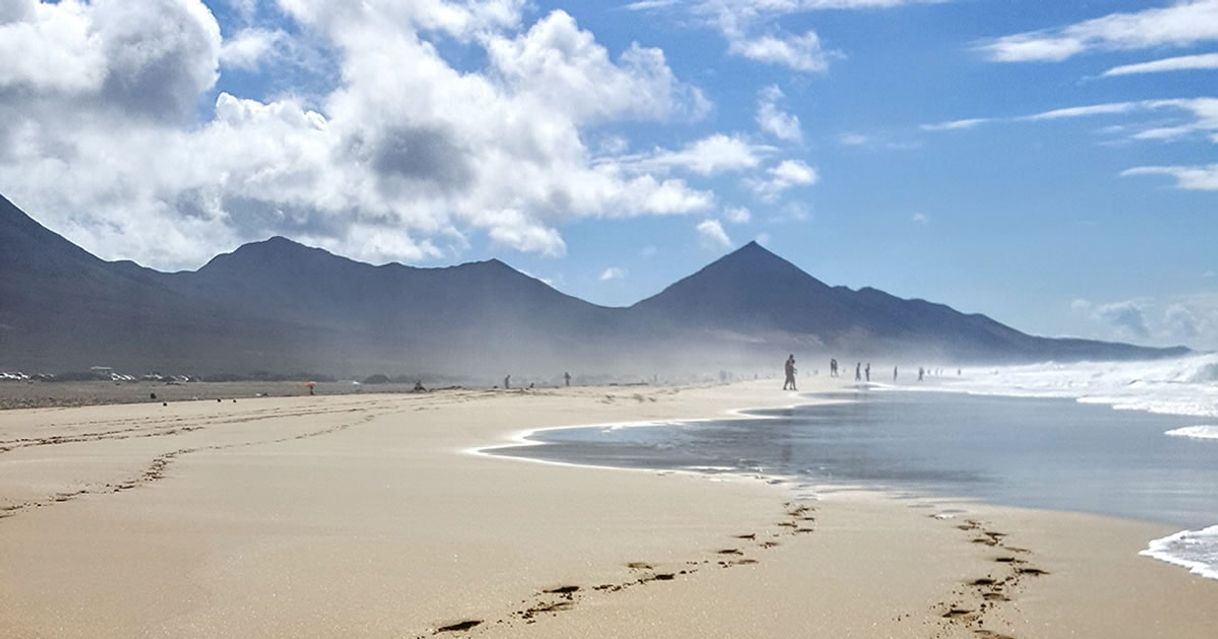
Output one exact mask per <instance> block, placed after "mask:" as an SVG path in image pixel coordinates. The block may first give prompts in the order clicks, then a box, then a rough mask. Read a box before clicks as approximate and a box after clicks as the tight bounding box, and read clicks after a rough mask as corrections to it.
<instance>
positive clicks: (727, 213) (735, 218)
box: [723, 206, 753, 224]
mask: <svg viewBox="0 0 1218 639" xmlns="http://www.w3.org/2000/svg"><path fill="white" fill-rule="evenodd" d="M723 219H725V220H727V221H728V222H731V223H732V224H748V223H749V222H750V221H751V220H752V219H753V213H752V211H749V210H748V209H746V208H744V207H743V206H733V207H729V208H727V209H724V211H723Z"/></svg>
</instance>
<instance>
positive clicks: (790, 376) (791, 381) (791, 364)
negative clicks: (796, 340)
mask: <svg viewBox="0 0 1218 639" xmlns="http://www.w3.org/2000/svg"><path fill="white" fill-rule="evenodd" d="M784 368H785V369H786V373H787V380H786V381H785V382H783V383H782V389H783V390H799V389H797V388H795V355H794V354H791V355H788V356H787V363H786V365H785V366H784Z"/></svg>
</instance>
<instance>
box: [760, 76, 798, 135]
mask: <svg viewBox="0 0 1218 639" xmlns="http://www.w3.org/2000/svg"><path fill="white" fill-rule="evenodd" d="M784 97H785V96H784V95H783V93H782V89H779V88H778V87H777V86H776V85H770V86H768V87H766V88H764V89H762V90H761V93H760V95H759V97H758V100H757V126H759V127H761V130H762V131H765V132H766V133H769V134H770V135H772V136H774V137H776V138H778V139H779V140H783V141H786V142H802V141H803V139H804V132H803V129H801V128H800V126H799V116H796V115H792V114H790V113H787V112H786V111H783V110H782V109H780V108H779V107H778V103H779V102H780V101H781V100H782V99H783V98H784Z"/></svg>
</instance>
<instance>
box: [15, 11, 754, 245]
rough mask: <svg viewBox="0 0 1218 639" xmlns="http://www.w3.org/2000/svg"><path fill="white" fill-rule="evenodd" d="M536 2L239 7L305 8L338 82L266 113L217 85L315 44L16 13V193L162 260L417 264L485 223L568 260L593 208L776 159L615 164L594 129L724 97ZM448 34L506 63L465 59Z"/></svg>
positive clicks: (616, 213)
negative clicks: (328, 258) (274, 255)
mask: <svg viewBox="0 0 1218 639" xmlns="http://www.w3.org/2000/svg"><path fill="white" fill-rule="evenodd" d="M525 5H526V3H525V1H524V0H461V1H454V0H420V1H419V2H408V3H403V2H395V1H391V0H366V1H364V2H360V3H345V2H328V1H323V0H281V2H279V3H278V4H277V5H275V7H274V8H272V7H271V6H269V5H265V4H264V5H262V6H261V7H255V5H253V4H249V3H246V2H244V1H243V0H237V3H236V5H235V6H237V8H238V9H240V10H241V11H246V10H247V9H248V14H247V15H248V19H252V18H253V17H254V16H255V13H257V12H267V11H282V12H283V14H284V15H283V16H280V17H281V18H282V19H283V20H289V21H294V22H295V23H296V27H298V28H297V29H288V31H291V32H293V33H295V32H296V31H299V32H301V33H307V34H308V37H309V38H314V39H317V40H318V41H320V42H321V43H322V46H324V48H325V51H327V55H330V56H333V60H332V61H331V64H333V66H334V67H335V69H336V72H335V73H334V74H333V75H334V78H333V80H334V84H333V86H332V87H329V88H327V89H324V90H323V91H322V92H321V93H320V94H318V95H316V96H314V97H310V98H307V99H304V98H297V97H291V93H290V92H289V93H288V97H281V98H277V99H270V100H252V99H247V98H243V97H241V96H237V95H230V94H228V93H223V92H221V93H217V92H216V91H215V89H214V86H215V83H216V79H217V77H218V74H220V73H222V72H223V71H224V69H228V68H241V69H249V68H258V67H260V66H261V67H266V65H268V64H272V65H273V64H277V63H279V62H282V60H280V58H283V57H285V56H282V55H276V53H275V52H276V51H277V50H279V48H281V47H283V48H285V50H288V51H291V50H292V47H294V46H297V44H298V43H297V42H295V40H294V38H297V37H299V36H296V35H286V34H285V32H283V31H266V30H259V29H260V28H259V27H256V26H247V27H246V28H245V29H238V30H236V31H235V32H234V33H233V34H231V36H230V37H229V38H228V40H224V39H222V38H221V32H220V29H219V26H218V25H217V23H216V19H215V17H214V16H213V15H212V14H211V12H210V11H209V10H208V8H207V7H206V6H205V5H204V4H203V3H202V2H201V1H200V0H147V1H144V2H126V1H123V0H95V1H94V2H91V3H84V2H79V1H76V0H64V1H62V2H58V3H48V2H33V1H30V0H22V1H20V2H9V3H5V4H4V5H3V8H2V9H0V11H3V12H4V13H3V19H2V20H0V59H4V60H6V62H5V63H4V64H0V139H2V140H4V141H5V142H6V143H5V144H4V145H2V146H0V191H2V192H4V193H5V194H6V195H9V196H11V197H12V199H13V200H14V201H15V202H17V203H18V204H20V205H22V206H23V207H24V208H26V209H28V210H29V211H30V212H31V213H33V214H34V215H35V216H36V217H38V218H39V219H40V220H43V221H44V222H46V223H47V224H48V225H50V226H52V227H54V228H55V229H56V230H57V231H60V232H62V233H64V234H65V235H67V236H68V237H69V238H70V239H72V240H74V241H76V242H78V243H80V244H82V245H83V246H84V247H85V248H87V249H89V250H91V251H94V252H96V253H98V254H100V255H102V256H103V257H108V258H120V257H121V258H134V259H137V260H140V261H142V262H145V263H149V264H151V265H154V266H158V267H163V268H165V267H167V268H179V267H191V266H197V265H198V264H199V263H201V262H202V261H203V260H205V259H206V258H208V257H210V256H211V255H213V254H215V253H216V252H218V251H220V250H227V249H231V248H232V246H233V245H235V244H236V243H239V242H243V241H249V240H253V239H261V238H264V237H266V236H267V235H271V234H287V235H291V236H292V237H294V238H297V239H299V240H301V241H304V242H307V243H311V244H316V245H319V246H324V247H326V248H329V249H331V250H335V251H338V252H342V253H344V254H348V255H352V256H354V257H358V258H362V259H369V260H374V261H387V260H408V261H414V260H422V259H429V258H435V257H438V256H440V255H442V254H444V253H445V252H451V251H456V250H460V249H461V248H462V247H464V246H468V243H469V241H468V236H469V235H470V234H472V233H481V234H485V236H486V237H487V238H488V239H489V240H490V241H491V242H492V243H494V244H495V245H497V246H501V247H506V248H511V249H516V250H521V251H532V252H538V253H542V254H549V255H561V254H562V253H563V252H564V251H565V243H564V241H563V239H562V235H561V233H560V231H559V229H560V228H561V227H562V226H563V225H564V224H565V223H567V222H569V221H571V220H574V219H576V218H581V217H604V218H610V217H628V216H638V215H680V214H689V213H694V212H706V211H709V210H712V209H713V207H714V203H715V197H714V194H713V193H711V192H709V191H704V190H699V189H697V188H694V187H692V186H690V185H689V184H688V183H686V181H685V180H684V179H683V178H681V177H674V176H672V175H670V173H675V172H677V171H684V172H687V173H692V174H695V175H704V174H711V173H714V172H717V171H727V170H744V169H747V168H748V167H750V166H754V167H757V166H758V164H757V162H759V161H760V160H759V159H758V158H760V157H761V156H762V155H764V152H763V151H761V150H760V149H759V148H757V147H755V146H754V147H749V146H748V145H747V144H744V145H743V146H742V144H743V143H741V144H737V143H736V142H733V138H730V137H727V136H723V137H721V138H713V137H712V138H707V140H709V142H706V145H705V146H702V147H698V146H697V145H696V144H693V145H690V147H689V148H687V149H683V151H688V152H691V153H692V152H700V151H707V152H709V151H718V152H721V154H720V155H718V156H716V157H717V158H718V159H717V160H713V161H711V160H701V159H698V158H694V157H692V156H691V155H688V154H686V155H685V156H681V151H677V152H674V153H673V156H672V157H669V158H667V160H666V162H667V163H666V164H665V162H663V161H657V162H656V163H654V164H653V165H652V166H650V167H644V166H640V165H638V164H637V163H631V162H630V161H628V159H618V158H613V157H608V158H605V157H604V156H601V157H598V156H597V155H596V153H594V152H593V151H591V150H590V149H589V148H588V147H587V146H586V142H585V139H586V137H587V135H588V132H589V130H590V129H591V128H592V127H605V126H606V125H612V124H615V123H620V122H626V121H639V120H643V121H651V122H665V121H670V120H674V119H679V120H682V121H684V120H686V119H689V118H696V117H699V116H700V115H701V114H703V113H705V112H706V110H707V108H708V102H707V101H706V99H705V97H703V96H702V93H701V92H700V91H699V90H698V89H697V88H696V87H694V86H692V85H690V84H688V83H686V82H683V81H681V80H680V79H678V78H677V77H676V76H675V74H674V73H673V72H672V70H671V69H670V68H669V66H668V64H667V62H666V60H665V57H664V54H663V52H662V51H660V50H658V49H653V48H647V47H643V46H640V45H637V44H636V45H629V46H627V47H626V48H625V49H624V50H623V51H621V52H620V53H617V54H614V53H611V52H610V51H609V50H608V49H606V48H605V47H604V46H603V45H602V44H600V43H599V42H598V41H597V40H596V38H595V37H594V36H593V34H592V33H590V32H589V31H587V30H585V29H582V28H580V26H579V25H578V24H577V23H576V21H575V20H574V18H572V17H571V16H570V15H568V14H566V13H565V12H562V11H554V12H550V13H548V14H545V15H542V16H541V17H540V18H539V19H537V20H536V21H535V22H534V23H532V24H526V23H525V21H524V8H525ZM441 39H443V40H445V42H446V43H447V44H446V46H448V47H450V48H451V47H453V46H456V47H465V48H467V49H468V50H470V51H472V52H474V53H478V52H481V53H483V54H485V55H484V56H483V58H482V59H484V60H485V62H484V64H482V65H481V66H480V67H478V68H460V69H459V68H457V67H456V66H454V64H452V63H450V62H449V61H448V60H447V59H446V58H445V57H444V55H443V54H442V52H441V47H438V46H437V44H436V43H437V42H438V41H440V40H441ZM474 57H477V56H474ZM276 68H277V67H276ZM201 114H202V115H201ZM732 153H736V154H735V155H732ZM657 155H658V154H657Z"/></svg>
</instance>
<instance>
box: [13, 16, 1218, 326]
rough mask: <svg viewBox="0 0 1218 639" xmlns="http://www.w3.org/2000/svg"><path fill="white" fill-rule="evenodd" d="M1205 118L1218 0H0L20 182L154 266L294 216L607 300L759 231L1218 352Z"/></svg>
mask: <svg viewBox="0 0 1218 639" xmlns="http://www.w3.org/2000/svg"><path fill="white" fill-rule="evenodd" d="M1216 145H1218V0H1181V1H1174V2H1173V1H1170V0H1158V1H1149V2H1131V1H1120V0H1109V1H1098V0H1097V1H1081V0H1080V1H1072V2H1061V1H1060V0H638V1H633V2H632V1H629V0H620V1H619V0H574V1H570V2H550V1H548V0H364V1H363V2H359V3H356V2H346V1H338V0H206V1H201V0H141V1H140V2H131V1H129V0H93V1H92V2H86V1H84V0H62V1H60V2H38V1H37V0H0V194H3V195H5V196H6V197H8V198H9V199H11V200H12V201H13V202H14V203H16V204H17V205H18V206H20V207H22V208H23V209H24V210H25V211H27V212H28V213H29V214H30V215H31V216H33V217H34V218H35V219H37V220H38V221H40V222H42V223H43V224H45V225H46V226H48V227H50V228H51V229H52V230H55V231H56V232H59V233H61V234H62V235H64V236H65V237H67V238H68V239H70V240H72V241H74V242H76V243H77V244H79V245H81V246H83V247H84V248H86V249H87V250H89V251H91V252H93V253H94V254H97V255H99V256H101V257H103V258H106V259H133V260H135V261H137V262H140V263H142V264H145V265H148V266H152V267H154V268H158V269H161V270H179V269H194V268H198V267H199V266H201V265H202V264H204V263H206V261H207V260H208V259H209V258H211V257H212V256H214V255H215V254H217V253H221V252H227V251H231V250H233V249H234V248H236V247H237V246H239V245H241V244H242V243H245V242H250V241H257V240H262V239H265V238H267V237H270V236H272V235H284V236H287V237H291V238H293V239H296V240H297V241H300V242H302V243H305V244H309V245H313V246H321V247H323V248H326V249H329V250H331V251H333V252H335V253H338V254H341V255H346V256H349V257H352V258H355V259H359V260H363V261H368V262H373V263H384V262H389V261H397V262H403V263H407V264H412V265H419V266H435V265H447V264H452V263H457V262H464V261H471V260H480V259H488V258H491V257H498V258H500V259H503V260H504V261H506V262H508V263H509V264H512V265H513V266H515V267H516V268H518V269H520V270H522V271H524V272H526V273H528V274H530V275H533V276H535V277H538V278H540V279H543V280H545V281H546V282H548V283H550V284H551V285H553V286H555V287H556V288H558V289H559V290H561V291H563V292H566V293H569V294H572V295H576V296H579V297H582V298H584V299H587V300H589V301H592V302H595V303H598V304H605V305H612V306H620V305H628V304H632V303H634V302H636V301H638V300H640V299H643V298H645V297H648V296H650V295H654V294H655V293H657V292H659V291H660V290H661V289H662V288H663V287H664V286H666V285H668V284H670V283H672V282H673V281H675V280H676V279H678V278H680V277H683V276H685V275H688V274H689V273H691V272H693V271H695V270H697V269H698V268H700V267H701V266H703V265H705V264H706V263H707V262H709V261H711V260H713V259H715V258H717V257H719V256H721V255H722V254H724V253H726V252H727V251H729V250H731V249H733V248H735V247H738V246H740V245H742V244H744V243H745V242H748V241H751V240H756V241H758V242H759V243H761V244H762V245H764V246H766V247H768V248H769V249H771V250H773V251H774V252H776V253H778V254H779V255H782V256H783V257H785V258H787V259H789V260H791V261H792V262H794V263H795V264H796V265H798V266H800V267H801V268H803V269H804V270H806V271H808V272H809V273H811V274H812V275H814V276H816V277H817V278H819V279H821V280H823V281H825V282H827V283H829V284H834V285H847V286H850V287H855V288H857V287H861V286H874V287H876V288H880V289H883V290H886V291H888V292H890V293H893V294H895V295H900V296H902V297H919V298H924V299H930V300H934V301H938V302H943V303H947V304H950V305H952V306H954V307H956V308H958V309H960V310H963V311H966V312H983V313H985V314H987V315H990V316H991V317H994V318H995V319H998V320H999V321H1002V322H1005V323H1008V324H1011V325H1013V326H1015V327H1016V328H1019V329H1022V330H1026V331H1029V332H1034V333H1038V334H1046V335H1072V336H1082V337H1091V338H1101V339H1118V340H1125V341H1133V342H1137V343H1143V344H1155V345H1168V344H1187V345H1190V346H1193V347H1196V348H1202V349H1218V158H1216V157H1215V153H1214V151H1215V148H1216ZM2 248H3V247H0V250H2Z"/></svg>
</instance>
